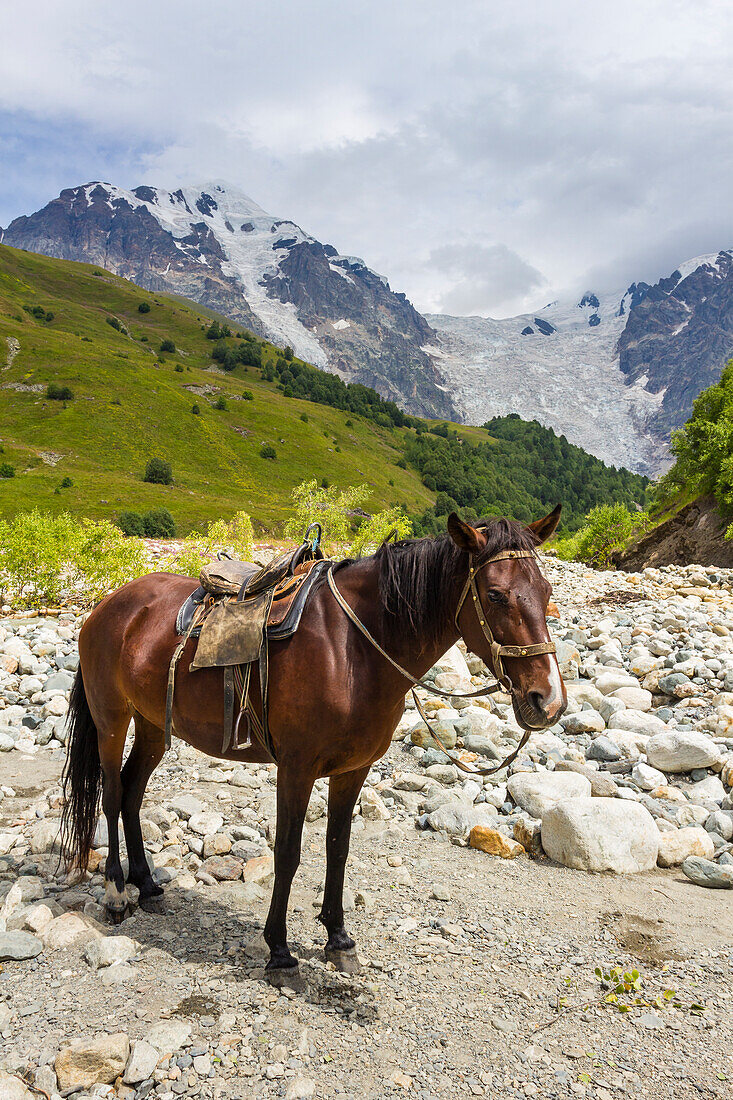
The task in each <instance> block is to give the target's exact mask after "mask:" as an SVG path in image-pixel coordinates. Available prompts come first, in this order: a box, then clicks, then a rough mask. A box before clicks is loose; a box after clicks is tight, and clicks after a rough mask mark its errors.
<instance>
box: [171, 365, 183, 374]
mask: <svg viewBox="0 0 733 1100" xmlns="http://www.w3.org/2000/svg"><path fill="white" fill-rule="evenodd" d="M173 369H174V370H175V372H176V374H183V367H182V366H181V364H180V363H176V365H175V367H174V368H173Z"/></svg>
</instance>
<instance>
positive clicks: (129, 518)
mask: <svg viewBox="0 0 733 1100" xmlns="http://www.w3.org/2000/svg"><path fill="white" fill-rule="evenodd" d="M117 526H118V527H119V529H120V530H121V531H122V534H123V535H128V536H134V537H136V538H142V536H143V535H144V534H145V524H144V523H143V517H142V516H141V515H140V513H139V512H120V514H119V516H118V517H117Z"/></svg>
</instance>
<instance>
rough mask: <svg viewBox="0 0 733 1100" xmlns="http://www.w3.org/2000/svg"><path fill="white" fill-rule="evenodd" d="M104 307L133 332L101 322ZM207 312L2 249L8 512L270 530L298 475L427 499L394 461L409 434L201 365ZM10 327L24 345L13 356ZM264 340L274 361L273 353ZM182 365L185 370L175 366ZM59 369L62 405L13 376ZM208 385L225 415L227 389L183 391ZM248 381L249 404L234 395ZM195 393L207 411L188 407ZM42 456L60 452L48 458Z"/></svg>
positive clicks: (376, 502) (1, 485) (51, 375)
mask: <svg viewBox="0 0 733 1100" xmlns="http://www.w3.org/2000/svg"><path fill="white" fill-rule="evenodd" d="M142 301H147V302H149V303H150V305H151V311H150V313H147V314H141V313H139V311H138V305H139V303H140V302H142ZM26 305H30V306H33V305H40V306H42V307H43V308H44V309H46V310H50V311H52V312H53V313H54V319H53V321H51V322H50V323H48V322H45V321H39V320H36V319H35V318H33V317H31V316H29V315H28V314H27V313H26V312H24V310H23V306H26ZM108 316H114V317H117V318H118V319H119V320H120V321H121V322H122V323H123V324H124V325H125V326H126V327H127V328H128V330H129V335H124V334H122V333H120V332H117V331H115V329H113V328H112V327H111V326H110V325H108V324H107V323H106V318H107V317H108ZM212 316H216V315H215V314H212V313H211V311H210V310H207V309H204V308H202V307H200V306H198V305H196V304H195V303H190V302H185V301H184V300H180V299H176V298H172V297H170V298H169V297H167V296H165V295H160V294H158V295H155V294H150V293H148V292H147V291H144V290H141V289H140V288H139V287H136V286H134V285H133V284H132V283H129V282H126V281H125V280H124V279H120V278H118V277H116V276H114V275H111V274H110V273H109V272H106V271H103V270H101V269H100V268H95V267H93V266H91V265H87V264H78V263H70V262H64V261H60V260H54V259H49V258H48V257H45V256H39V255H36V254H33V253H29V252H23V251H19V250H16V249H11V248H8V247H6V246H0V439H1V440H2V443H3V445H4V450H5V453H4V455H2V456H0V461H9V462H10V463H11V464H12V465H14V466H15V467H16V476H15V478H12V479H0V515H2V516H8V515H11V514H13V513H14V512H16V511H18V510H22V509H27V508H29V507H33V506H38V507H40V508H44V509H49V510H52V511H61V510H69V511H71V512H73V513H76V514H84V515H88V516H94V517H101V516H109V517H114V516H115V515H116V514H117V513H118V512H119V511H121V510H124V509H133V510H136V511H140V510H146V509H148V508H151V507H158V506H165V507H167V508H169V509H170V511H171V512H172V513H173V516H174V518H175V520H176V522H177V524H178V525H179V528H180V529H181V530H182V531H185V530H187V529H189V528H191V527H192V526H194V527H195V526H197V525H199V524H200V523H201V522H202V521H204V520H208V519H213V518H216V517H219V516H228V515H230V514H231V513H233V512H234V511H236V510H238V509H244V510H245V511H247V512H249V513H250V514H251V515H252V517H253V519H254V520H255V522H256V523H257V524H258V525H259V526H261V527H264V528H267V529H271V528H273V526H275V525H277V524H279V523H280V522H281V521H282V520H283V519H284V518H285V517H286V516H287V514H288V511H289V498H290V491H291V489H292V488H293V486H294V485H297V484H298V483H299V482H300V481H302V480H303V479H304V478H310V477H317V478H318V479H319V480H320V479H321V478H322V477H327V478H328V479H329V480H330V481H331V482H332V483H333V484H336V485H339V486H346V485H353V484H358V483H363V482H366V483H367V484H369V485H370V486H371V487H372V488H373V490H374V492H373V496H372V497H371V500H370V502H369V506H370V507H373V508H378V507H383V506H386V505H389V504H393V503H405V504H406V505H407V507H408V509H409V510H410V511H413V512H414V511H421V510H422V509H424V508H425V507H426V506H428V505H429V504H430V503H432V501H433V499H434V496H433V494H431V493H430V492H429V491H428V490H427V489H426V488H425V487H424V486H423V485H422V484H421V482H420V480H419V475H418V474H417V473H416V472H414V471H409V470H403V469H399V468H398V467H397V466H396V465H395V462H396V461H397V459H398V458H399V457H400V448H401V443H402V439H403V436H404V431H402V430H390V429H384V428H380V427H378V426H376V425H375V424H374V423H373V422H371V421H366V420H364V419H362V418H360V417H358V416H353V415H352V416H351V418H350V419H351V420H352V422H353V425H352V426H351V427H346V424H345V421H346V420H347V419H349V416H348V414H346V413H343V412H341V411H339V410H337V409H333V408H329V407H327V406H323V405H316V404H312V403H311V402H308V401H300V400H297V399H291V398H286V397H284V396H283V395H282V394H281V393H279V392H278V390H277V389H276V387H275V386H274V385H272V384H270V383H267V382H263V381H262V380H261V378H260V375H259V372H258V371H256V370H255V369H254V368H249V369H247V368H244V367H238V368H237V370H236V371H234V372H233V373H231V374H224V373H222V372H218V371H217V372H216V373H212V371H211V370H209V369H207V368H210V367H211V366H212V361H211V358H210V352H211V349H212V344H211V342H210V341H207V340H206V339H204V334H203V332H202V331H201V326H202V324H206V325H207V326H208V323H209V319H210V318H211V317H212ZM143 335H146V336H147V337H148V342H147V343H144V342H142V341H141V340H140V337H141V336H143ZM7 337H14V338H16V339H17V340H19V341H20V352H19V353H18V355H17V357H16V358H15V360H14V362H13V364H12V366H11V367H7V366H6V355H7V350H6V338H7ZM85 337H86V338H87V340H85V339H84V338H85ZM165 338H169V339H172V340H173V342H174V343H175V345H176V353H175V354H170V355H169V354H164V355H163V359H164V360H165V362H163V363H161V362H158V356H157V354H156V353H157V351H158V348H159V346H160V341H161V340H162V339H165ZM263 350H264V352H265V356H266V357H268V358H272V359H273V360H274V358H275V356H276V354H277V352H276V349H273V348H272V347H271V345H265V349H263ZM265 356H263V358H264V357H265ZM176 364H181V365H183V367H184V371H183V373H176V371H175V366H176ZM52 381H56V382H58V383H60V384H62V385H69V386H70V387H71V389H72V390H73V392H74V400H73V401H71V402H69V403H68V404H67V406H66V407H64V406H63V404H62V403H61V402H58V401H49V400H48V399H47V398H46V397H45V394H44V393H38V392H19V391H17V390H14V389H11V388H8V383H21V384H30V385H36V384H40V385H42V386H43V389H44V390H45V387H46V385H47V384H48V383H49V382H52ZM201 385H215V386H216V387H218V390H219V391H220V393H221V394H222V395H223V396H224V397H225V398H226V399H227V401H228V403H229V408H228V409H227V411H217V410H214V409H213V408H212V403H213V401H215V400H216V398H217V396H218V394H214V395H208V396H200V395H196V394H193V393H191V392H190V391H188V390H187V389H185V387H186V386H201ZM245 389H249V390H251V391H252V393H253V394H254V401H243V400H237V397H238V395H240V394H241V393H242V391H243V390H245ZM115 401H119V404H116V403H115ZM194 403H197V404H198V405H199V406H200V408H201V412H202V415H201V416H195V415H193V414H192V413H191V407H192V405H193V404H194ZM303 412H307V415H308V422H307V423H303V422H302V421H301V419H300V416H301V413H303ZM235 428H240V429H243V430H244V431H246V432H247V433H249V434H247V435H246V437H245V436H243V435H241V434H239V433H238V432H237V431H235V430H234V429H235ZM263 443H271V444H272V445H273V446H274V447H275V448H276V450H277V456H278V457H277V460H276V461H274V462H273V461H269V460H266V459H263V458H260V456H259V450H260V447H261V445H262V444H263ZM337 445H338V446H340V447H341V451H340V453H339V452H338V451H336V450H335V447H336V446H337ZM44 453H45V454H47V455H48V454H50V453H54V454H57V455H61V456H62V457H61V458H60V459H59V461H58V462H57V464H56V465H55V466H50V465H48V464H47V462H45V461H44V459H43V458H42V455H43V454H44ZM153 455H159V456H160V457H162V458H165V459H167V460H168V461H170V462H171V463H172V466H173V473H174V478H175V484H174V485H170V486H163V485H148V484H145V483H144V482H143V481H142V473H143V470H144V467H145V463H146V461H147V459H148V458H149V457H151V456H153ZM64 477H70V478H71V479H72V480H73V483H74V484H73V487H72V488H67V489H60V485H61V481H62V479H63V478H64ZM390 479H392V480H393V481H394V486H392V485H390V484H389V480H390ZM57 489H60V491H59V492H56V490H57Z"/></svg>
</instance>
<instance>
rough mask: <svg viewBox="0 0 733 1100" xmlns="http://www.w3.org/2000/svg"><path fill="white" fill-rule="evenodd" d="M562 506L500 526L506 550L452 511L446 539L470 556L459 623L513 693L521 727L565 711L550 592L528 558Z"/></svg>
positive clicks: (488, 530)
mask: <svg viewBox="0 0 733 1100" xmlns="http://www.w3.org/2000/svg"><path fill="white" fill-rule="evenodd" d="M560 511H561V506H560V505H559V504H558V506H557V507H556V508H555V510H554V511H552V512H550V514H549V515H548V516H545V517H544V519H539V520H537V521H536V522H535V523H530V524H529V525H528V526H527V527H521V526H520V525H518V524H511V525H507V524H503V528H504V529H506V530H508V532H509V535H510V537H509V539H508V542H507V545H506V546H501V545H497V543H496V537H495V534H494V532H493V531H492V525H488V526H485V527H484V526H481V525H480V526H477V527H471V525H470V524H468V523H465V522H464V521H463V520H462V519H459V517H458V516H457V515H456V514H455V512H453V513H452V514H451V515H450V516H449V518H448V533H449V534H450V536H451V538H452V539H453V541H454V542H455V544H456V545H457V546H459V547H460V548H461V550H465V551H466V552H467V554H468V568H467V576H466V582H465V587H464V589H463V592H462V595H461V599H460V601H459V605H458V610H457V612H456V625H457V626H458V629H459V630H460V632H461V634H462V636H463V639H464V641H465V642H466V645H467V646H468V648H469V649H470V650H471V651H472V652H473V653H475V654H477V655H478V656H479V657H481V659H482V660H483V661H484V663H485V664H486V665H487V667H488V668H489V669H491V671H492V672H493V673H494V675H495V676H496V677H497V679H499V680H500V682H501V683H502V684H503V685H504V687H505V688H507V690H509V691H510V692H511V696H512V703H513V706H514V713H515V715H516V717H517V721H518V722H519V723H520V725H521V726H523V727H524V729H544V728H545V727H547V726H551V725H553V724H554V723H555V722H557V720H558V718H559V717H560V715H561V714H562V713H563V711H564V710H565V707H566V706H567V695H566V693H565V686H564V684H563V682H562V677H561V675H560V668H559V666H558V663H557V657H556V656H555V652H554V646H553V645H552V643H551V641H550V635H549V633H548V629H547V617H546V616H547V605H548V601H549V599H550V594H551V592H552V588H551V586H550V584H549V583H548V581H547V580H546V579H545V578H544V577H543V575H542V573H541V572H540V569H539V566H538V564H537V559H536V557H535V555H534V553H533V550H534V548H535V547H536V546H539V545H540V544H541V543H543V542H545V541H546V540H547V539H548V538H549V537H550V535H551V534H552V533H553V531H554V530H555V528H556V527H557V525H558V522H559V520H560Z"/></svg>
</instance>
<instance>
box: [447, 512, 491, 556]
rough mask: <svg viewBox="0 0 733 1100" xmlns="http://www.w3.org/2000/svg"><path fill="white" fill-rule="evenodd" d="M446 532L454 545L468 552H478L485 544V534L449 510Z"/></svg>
mask: <svg viewBox="0 0 733 1100" xmlns="http://www.w3.org/2000/svg"><path fill="white" fill-rule="evenodd" d="M448 534H449V535H450V537H451V538H452V539H453V541H454V543H455V544H456V546H459V547H460V548H461V550H468V552H469V554H479V553H480V552H481V551H482V550H483V548H484V546H486V536H485V535H482V534H481V532H480V531H477V530H476V528H475V527H472V526H471V524H470V523H464V521H463V520H462V519H461V518H460V517H459V516H457V515H456V513H455V512H451V514H450V515H449V516H448Z"/></svg>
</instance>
